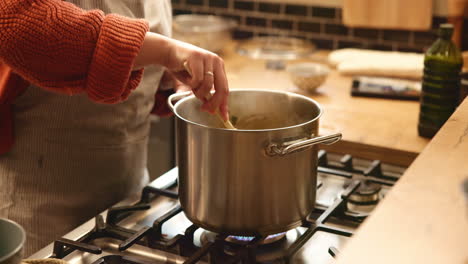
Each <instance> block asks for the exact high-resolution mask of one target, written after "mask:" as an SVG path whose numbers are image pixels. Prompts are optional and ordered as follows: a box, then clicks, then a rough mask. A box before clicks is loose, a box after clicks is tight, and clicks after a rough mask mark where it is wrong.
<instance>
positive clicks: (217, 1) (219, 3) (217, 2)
mask: <svg viewBox="0 0 468 264" xmlns="http://www.w3.org/2000/svg"><path fill="white" fill-rule="evenodd" d="M208 4H209V5H210V6H212V7H221V8H227V7H228V0H209V2H208Z"/></svg>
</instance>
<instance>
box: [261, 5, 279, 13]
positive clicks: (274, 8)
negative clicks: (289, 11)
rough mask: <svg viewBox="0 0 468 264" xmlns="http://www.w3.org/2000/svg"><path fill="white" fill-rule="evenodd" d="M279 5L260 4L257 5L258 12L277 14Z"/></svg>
mask: <svg viewBox="0 0 468 264" xmlns="http://www.w3.org/2000/svg"><path fill="white" fill-rule="evenodd" d="M280 9H281V8H280V5H279V4H270V3H260V4H259V5H258V10H259V11H260V12H266V13H276V14H277V13H279V12H280Z"/></svg>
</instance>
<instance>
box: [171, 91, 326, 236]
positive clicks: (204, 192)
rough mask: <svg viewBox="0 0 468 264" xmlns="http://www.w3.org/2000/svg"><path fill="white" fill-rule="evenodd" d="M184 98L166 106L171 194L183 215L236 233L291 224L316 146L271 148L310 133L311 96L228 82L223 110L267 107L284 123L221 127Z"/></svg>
mask: <svg viewBox="0 0 468 264" xmlns="http://www.w3.org/2000/svg"><path fill="white" fill-rule="evenodd" d="M184 100H186V99H184ZM184 100H182V101H179V103H177V104H176V106H175V111H174V112H175V113H176V115H177V119H176V126H177V129H176V131H177V132H176V137H177V163H178V167H179V199H180V203H181V205H182V208H183V210H184V212H185V214H186V216H187V217H188V219H189V220H191V221H192V222H193V223H195V224H197V225H199V226H201V227H203V228H205V229H207V230H210V231H213V232H218V233H226V234H231V235H244V236H251V235H267V234H274V233H279V232H283V231H286V230H289V229H292V228H294V227H297V226H299V225H300V224H301V222H302V221H303V220H304V219H305V218H306V217H307V216H308V215H309V214H310V213H311V211H312V209H313V208H314V205H315V195H316V184H317V151H318V150H317V146H315V145H313V146H308V147H305V148H299V149H295V150H293V151H290V152H288V153H287V154H286V153H281V151H278V149H281V147H284V146H290V145H292V144H294V143H296V142H301V141H303V140H305V139H310V138H313V137H315V136H316V135H317V134H318V118H319V116H320V114H321V110H320V107H319V106H318V104H316V103H315V102H313V101H312V100H310V99H308V98H307V99H305V98H303V96H299V95H294V94H289V93H282V92H271V91H257V90H234V91H231V94H230V109H231V111H230V112H231V116H233V117H235V118H240V119H242V116H248V115H249V114H250V113H252V112H260V113H264V114H268V112H271V113H270V114H271V115H276V117H275V120H284V119H288V120H289V121H288V120H287V121H281V122H283V123H284V124H286V125H291V126H287V127H283V128H281V129H257V130H242V129H241V130H228V129H221V128H213V126H220V124H217V125H216V124H215V123H216V118H215V117H214V116H211V115H209V114H207V113H203V112H200V111H199V110H198V109H197V107H199V106H198V105H197V104H199V103H198V101H197V100H196V98H190V99H189V100H188V101H185V102H184ZM190 100H191V101H190ZM236 102H237V103H236ZM239 102H242V103H239ZM179 104H180V105H179ZM184 104H185V105H184ZM191 104H193V105H191ZM297 104H298V105H297ZM293 108H294V109H293ZM298 116H299V117H298ZM290 119H296V120H292V121H291V120H290ZM303 121H306V122H303ZM218 122H219V121H218ZM288 122H289V123H288ZM295 123H296V124H295ZM297 123H299V124H297ZM294 124H295V125H294ZM274 149H276V150H277V151H276V152H275V151H273V150H274Z"/></svg>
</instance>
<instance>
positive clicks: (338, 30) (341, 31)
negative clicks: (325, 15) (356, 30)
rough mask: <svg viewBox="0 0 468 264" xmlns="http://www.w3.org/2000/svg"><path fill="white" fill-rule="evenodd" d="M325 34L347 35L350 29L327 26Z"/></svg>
mask: <svg viewBox="0 0 468 264" xmlns="http://www.w3.org/2000/svg"><path fill="white" fill-rule="evenodd" d="M325 33H327V34H333V35H347V34H348V28H347V27H345V26H343V25H338V24H325Z"/></svg>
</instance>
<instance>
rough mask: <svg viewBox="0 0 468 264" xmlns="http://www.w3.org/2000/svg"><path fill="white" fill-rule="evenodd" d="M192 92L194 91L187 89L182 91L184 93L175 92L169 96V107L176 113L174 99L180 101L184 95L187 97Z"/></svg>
mask: <svg viewBox="0 0 468 264" xmlns="http://www.w3.org/2000/svg"><path fill="white" fill-rule="evenodd" d="M191 94H192V91H186V92H182V93H173V94H171V95H170V96H169V98H167V105H168V106H169V108H170V109H171V111H172V112H173V113H174V114H175V108H174V104H173V103H172V101H178V100H180V99H182V98H184V97H187V96H189V95H191Z"/></svg>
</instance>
